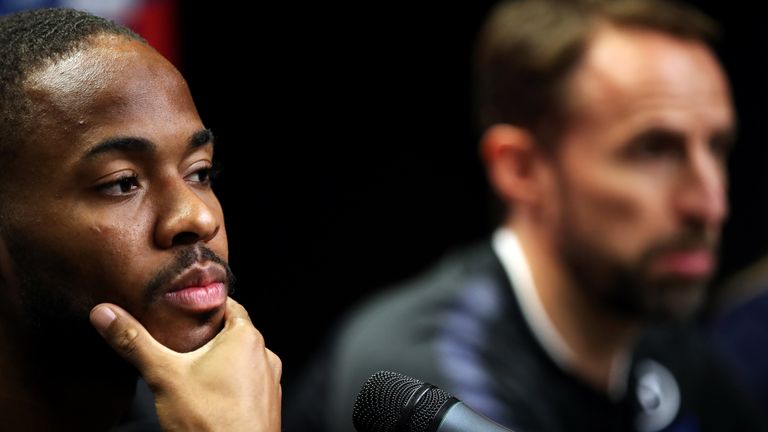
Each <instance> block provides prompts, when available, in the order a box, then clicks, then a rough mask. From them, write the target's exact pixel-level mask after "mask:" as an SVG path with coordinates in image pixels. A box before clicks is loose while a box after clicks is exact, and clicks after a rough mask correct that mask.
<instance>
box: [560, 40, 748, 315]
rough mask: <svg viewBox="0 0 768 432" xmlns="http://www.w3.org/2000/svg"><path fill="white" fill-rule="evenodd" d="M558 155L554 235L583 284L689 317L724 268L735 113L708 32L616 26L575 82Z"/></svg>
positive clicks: (618, 304)
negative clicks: (720, 250) (704, 35)
mask: <svg viewBox="0 0 768 432" xmlns="http://www.w3.org/2000/svg"><path fill="white" fill-rule="evenodd" d="M570 85H571V87H570V90H571V99H572V106H571V107H570V109H571V113H572V114H571V118H572V122H571V123H570V125H569V127H568V128H567V130H566V132H565V135H564V137H563V140H562V142H561V145H560V147H559V150H558V152H557V153H556V155H555V157H554V162H553V166H554V173H555V178H556V179H557V186H556V189H557V190H556V191H555V192H553V194H552V196H553V197H554V198H553V199H552V200H551V201H550V204H551V208H552V209H554V210H553V213H554V214H556V215H557V217H555V218H554V220H555V221H556V222H555V223H554V225H553V230H554V231H553V232H554V233H555V236H554V238H556V239H557V241H559V242H560V243H559V250H561V251H562V258H563V260H564V262H565V263H566V265H567V266H568V268H569V270H570V271H571V273H572V276H573V277H574V278H575V279H576V281H577V283H578V285H580V286H581V287H582V288H583V289H585V290H587V292H588V293H590V295H593V296H596V298H598V299H599V300H600V301H601V302H602V303H603V304H604V305H605V306H607V307H608V309H609V310H612V311H614V312H620V313H622V314H627V313H629V314H631V316H636V317H639V318H650V317H656V316H660V317H683V316H686V315H688V314H689V313H690V312H691V311H692V310H694V309H695V307H696V306H697V305H698V304H699V302H700V300H701V298H702V295H703V291H704V289H703V288H704V284H705V283H706V281H707V280H708V279H709V278H710V276H711V275H712V273H713V271H714V269H715V262H716V256H715V250H716V246H717V244H718V239H719V233H720V228H721V225H722V223H723V220H724V218H725V217H726V214H727V203H726V197H725V189H726V167H725V156H726V153H727V150H728V147H729V145H730V144H731V141H732V134H733V128H734V114H733V111H732V106H731V100H730V96H729V89H728V86H727V83H726V79H725V77H724V74H723V72H722V71H721V69H720V67H719V66H718V64H717V62H716V59H715V58H714V57H713V55H712V54H711V52H710V51H709V50H708V49H707V48H706V47H705V46H704V45H703V44H700V43H697V42H691V41H684V40H680V39H675V38H671V37H669V36H665V35H663V34H659V33H655V32H650V31H644V30H633V29H616V28H606V29H603V30H602V31H600V32H599V33H598V34H597V35H596V37H595V39H593V41H592V43H591V45H590V47H589V49H588V51H587V53H586V57H585V59H584V61H583V62H582V63H581V65H580V66H579V68H578V69H577V71H576V72H575V74H574V76H573V77H572V81H571V82H570Z"/></svg>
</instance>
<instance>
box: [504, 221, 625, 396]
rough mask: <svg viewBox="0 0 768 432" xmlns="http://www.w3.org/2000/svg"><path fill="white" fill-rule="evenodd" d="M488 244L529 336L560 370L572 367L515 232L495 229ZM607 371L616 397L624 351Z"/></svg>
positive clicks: (571, 355) (570, 355)
mask: <svg viewBox="0 0 768 432" xmlns="http://www.w3.org/2000/svg"><path fill="white" fill-rule="evenodd" d="M492 245H493V250H494V252H496V256H498V257H499V261H501V265H502V267H503V268H504V270H505V271H506V273H507V277H509V281H510V283H511V285H512V291H513V294H514V295H515V297H516V298H517V302H518V304H519V305H520V309H521V310H522V313H523V319H524V320H525V322H526V323H527V324H528V327H529V328H530V329H531V332H532V333H533V336H534V337H535V338H536V339H537V340H538V341H539V343H540V344H541V346H542V347H543V348H544V351H545V352H546V353H547V354H548V355H549V357H550V358H551V359H552V360H553V361H554V362H555V363H556V364H557V365H558V366H559V367H560V368H561V369H563V370H566V371H568V370H573V369H574V368H573V367H572V365H573V364H575V357H576V356H575V354H574V353H573V351H572V350H571V348H570V347H569V346H568V343H567V342H566V341H565V339H563V337H562V335H560V333H559V332H558V331H557V329H556V328H555V325H554V323H552V321H551V320H550V319H549V315H547V312H546V311H545V310H544V305H543V304H542V302H541V297H539V292H538V290H537V289H536V285H535V284H534V282H533V275H532V274H531V268H530V265H529V264H528V260H527V259H526V257H525V252H524V251H523V248H522V247H521V246H520V242H519V240H518V239H517V235H515V233H514V231H512V230H511V229H509V228H504V227H501V228H498V229H497V230H496V232H494V233H493V238H492ZM611 372H612V373H611V379H610V384H609V390H608V394H609V396H610V397H612V398H614V399H618V398H620V397H621V396H623V394H624V392H625V391H626V385H627V378H628V372H629V358H628V356H627V355H626V353H621V354H620V355H618V356H617V357H616V358H615V359H614V361H613V365H612V367H611Z"/></svg>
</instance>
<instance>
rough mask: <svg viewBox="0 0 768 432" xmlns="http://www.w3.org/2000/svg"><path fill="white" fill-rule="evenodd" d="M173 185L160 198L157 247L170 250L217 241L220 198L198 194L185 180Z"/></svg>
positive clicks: (175, 182)
mask: <svg viewBox="0 0 768 432" xmlns="http://www.w3.org/2000/svg"><path fill="white" fill-rule="evenodd" d="M170 183H172V185H171V187H169V188H166V191H165V193H163V194H160V197H161V198H160V199H159V201H160V202H159V203H158V204H157V207H158V209H159V211H158V218H157V224H156V228H155V243H156V244H157V245H158V246H159V247H161V248H163V249H168V248H171V247H174V246H179V245H188V244H194V243H197V242H208V241H210V240H211V239H213V238H214V237H216V234H217V233H218V232H219V228H220V223H221V222H220V220H219V217H218V214H219V212H217V211H216V206H218V201H216V197H215V196H214V195H213V194H212V193H210V197H209V196H207V195H206V194H204V193H202V192H200V191H196V190H194V189H193V187H191V186H190V185H188V184H187V183H186V182H185V181H184V180H183V179H174V180H172V181H170Z"/></svg>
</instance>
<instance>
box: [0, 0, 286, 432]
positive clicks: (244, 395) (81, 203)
mask: <svg viewBox="0 0 768 432" xmlns="http://www.w3.org/2000/svg"><path fill="white" fill-rule="evenodd" d="M0 63H2V64H1V65H0V129H1V130H2V136H3V140H2V142H0V165H1V166H0V176H2V182H0V183H1V184H0V203H1V204H0V288H1V290H0V292H1V293H2V297H3V301H2V302H0V304H2V306H1V308H2V309H0V341H2V346H3V350H2V353H0V365H2V367H1V368H0V388H1V389H2V390H1V391H0V423H2V425H3V426H2V428H3V429H4V430H31V431H36V430H82V431H85V430H106V429H107V428H109V427H111V426H114V425H115V424H117V423H118V422H119V420H120V419H121V417H122V416H123V415H124V414H125V412H126V409H127V408H128V405H129V404H130V401H131V399H132V396H133V391H134V388H135V383H136V378H137V375H136V372H135V369H133V367H131V366H130V365H129V364H128V363H126V362H125V361H123V360H122V359H120V358H119V357H118V356H117V355H116V354H115V353H114V352H113V351H112V350H110V348H109V347H108V346H107V345H106V344H104V342H103V341H102V340H100V338H99V335H98V334H97V333H96V332H95V331H94V329H93V327H91V325H90V324H89V322H88V319H89V316H90V320H91V321H92V323H93V325H94V326H95V327H96V329H97V330H98V331H99V332H100V333H101V335H102V336H104V337H105V338H106V339H107V341H108V342H109V343H110V344H111V345H112V347H113V348H114V349H115V350H117V352H118V353H120V354H121V355H122V356H123V357H125V358H126V359H128V360H129V361H130V362H132V363H133V364H134V365H135V366H136V368H138V369H139V371H140V372H141V373H142V375H143V376H144V378H145V379H146V381H147V382H148V384H149V385H150V388H152V390H153V391H154V393H155V397H156V406H157V414H158V418H159V421H160V425H161V426H162V427H163V428H164V429H167V430H190V431H191V430H194V431H205V430H228V431H230V430H264V431H277V430H279V427H280V418H279V417H280V385H279V379H280V363H279V359H277V357H276V356H275V355H274V354H272V353H271V352H270V351H269V350H267V349H266V348H265V347H264V345H263V339H262V338H261V335H260V334H259V332H258V331H257V330H256V329H255V328H253V326H252V325H251V323H250V320H249V319H248V315H247V313H246V312H245V310H244V309H243V308H242V307H241V306H239V305H237V304H236V303H235V302H234V301H232V300H231V299H229V298H228V292H229V289H230V286H231V284H232V282H233V279H232V276H231V272H230V270H229V266H228V265H227V238H226V232H225V229H224V220H223V215H222V210H221V206H220V205H219V202H218V200H217V199H216V196H215V195H214V193H213V191H212V189H211V184H210V183H211V173H212V163H213V162H212V159H213V137H212V135H211V132H210V131H209V130H207V129H206V128H205V127H204V126H203V124H202V122H201V121H200V118H199V116H198V114H197V111H196V109H195V105H194V103H193V102H192V97H191V95H190V93H189V90H188V88H187V85H186V83H185V81H184V79H183V78H182V77H181V75H180V74H179V72H178V71H177V70H176V69H174V68H173V66H171V65H170V63H168V62H167V61H166V60H165V59H164V58H163V57H162V56H160V55H159V54H157V53H156V52H155V51H154V50H153V49H152V48H151V47H149V46H148V45H146V43H144V41H143V40H141V39H140V38H139V37H138V36H137V35H135V34H133V33H132V32H130V31H129V30H127V29H125V28H123V27H120V26H117V25H115V24H114V23H111V22H108V21H106V20H103V19H101V18H97V17H94V16H92V15H89V14H86V13H83V12H77V11H73V10H63V9H59V10H56V9H51V10H38V11H31V12H25V13H19V14H16V15H11V16H7V17H3V18H1V19H0ZM102 302H109V303H106V304H101V305H98V304H100V303H102ZM97 305H98V306H97ZM118 305H119V306H118ZM134 317H135V319H134ZM137 320H138V321H137ZM161 344H162V345H161ZM182 353H184V354H182Z"/></svg>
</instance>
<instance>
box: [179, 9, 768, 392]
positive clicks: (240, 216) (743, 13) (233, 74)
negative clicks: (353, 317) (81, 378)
mask: <svg viewBox="0 0 768 432" xmlns="http://www.w3.org/2000/svg"><path fill="white" fill-rule="evenodd" d="M180 3H181V8H182V17H181V18H182V19H181V30H182V44H183V45H182V48H183V51H182V63H181V65H182V71H183V73H184V75H185V76H186V77H187V79H188V82H189V84H190V87H191V89H192V93H193V96H194V97H195V99H196V102H197V106H198V109H199V111H200V114H201V116H202V118H203V121H204V122H205V123H206V125H207V126H208V127H210V128H212V129H213V131H214V133H215V134H216V136H217V148H216V152H217V157H218V159H219V160H220V161H221V162H222V165H223V172H222V175H221V177H220V178H219V180H218V182H217V185H216V189H217V192H218V194H219V197H220V198H221V201H222V203H223V206H224V209H225V214H226V219H227V230H228V234H229V241H230V260H231V264H232V267H233V269H234V271H235V273H236V274H237V276H238V278H239V282H238V287H237V293H236V298H238V299H239V300H240V301H241V302H243V303H244V304H245V305H246V306H247V307H248V309H249V311H250V312H251V316H252V318H253V321H254V323H255V324H256V326H257V327H258V328H259V329H260V330H262V332H263V333H264V335H265V337H266V339H267V344H268V346H270V347H271V348H272V349H273V350H274V351H275V352H276V353H277V354H278V355H280V356H281V358H282V359H283V362H284V367H285V379H286V380H290V379H291V378H293V377H294V376H295V374H296V372H297V371H298V370H299V369H300V367H301V366H302V365H303V364H304V362H305V361H306V360H307V358H308V357H309V356H310V355H311V353H312V352H313V351H314V350H316V349H317V348H319V346H320V345H321V343H322V341H323V337H324V336H325V335H326V333H327V332H328V331H329V330H330V328H331V327H332V325H333V324H334V323H335V322H337V320H339V319H340V318H341V317H342V316H343V314H344V313H345V312H346V311H347V310H348V309H349V307H351V306H352V305H353V304H355V303H357V302H359V301H361V300H362V299H363V298H364V297H366V296H368V295H370V294H371V293H373V292H375V291H377V290H380V289H382V288H384V287H386V286H387V285H390V284H393V283H395V282H398V281H401V280H403V279H404V278H407V277H410V276H413V275H414V274H416V273H417V272H418V271H420V270H422V269H424V268H425V267H427V266H428V265H429V264H430V263H432V262H434V261H435V260H436V259H438V258H439V257H440V256H441V255H442V254H444V253H445V252H446V251H448V250H450V249H451V248H454V247H456V246H458V245H461V244H465V243H469V242H473V241H478V240H480V239H482V238H484V236H486V235H487V234H488V233H490V232H491V230H492V229H493V223H492V218H491V217H490V210H489V209H490V205H489V201H490V200H489V196H490V192H489V190H488V188H487V186H486V183H485V178H484V173H483V169H482V166H481V164H480V161H479V158H478V156H477V149H476V142H477V139H478V134H477V133H476V131H475V130H474V127H473V117H472V100H471V81H470V77H471V60H470V59H471V48H472V45H473V41H474V37H475V33H476V31H477V29H478V27H479V25H480V23H481V21H482V19H483V17H484V15H485V13H486V12H487V10H488V9H489V7H490V5H491V4H492V2H490V1H487V0H484V1H474V2H472V4H471V5H468V4H463V5H462V4H454V5H448V4H447V2H421V3H418V2H374V3H368V2H361V3H362V4H356V5H327V4H324V5H317V4H315V5H313V6H306V5H300V4H294V3H291V4H285V5H284V6H276V5H268V6H251V7H249V10H253V9H255V10H253V11H252V12H247V13H246V12H244V11H238V10H235V9H232V6H231V5H232V3H220V4H221V6H220V7H217V6H216V5H215V3H214V4H211V3H210V2H205V3H203V4H200V3H198V2H180ZM201 3H202V2H201ZM692 3H694V4H696V5H698V6H700V7H701V8H703V9H704V10H705V11H706V12H708V13H709V14H710V15H712V16H714V17H715V18H716V19H717V20H718V21H719V22H720V23H721V24H722V25H723V27H724V30H725V34H724V40H723V44H722V46H721V47H720V49H719V54H720V55H721V58H722V59H723V61H724V63H725V65H726V68H727V70H728V72H729V74H730V77H731V81H732V83H733V88H734V93H735V100H736V104H737V108H738V111H739V117H740V125H739V129H740V133H739V142H738V145H737V146H736V149H735V150H734V152H733V154H732V157H731V178H732V182H731V203H732V206H731V209H732V211H731V218H730V220H729V223H728V225H727V226H726V230H725V242H724V245H723V263H722V275H721V276H720V277H721V278H722V277H723V276H724V275H728V274H730V273H733V271H735V270H737V269H738V268H741V267H742V266H744V265H745V264H747V263H748V262H750V261H751V260H753V259H755V258H756V257H758V256H759V255H760V254H761V253H762V252H763V251H764V250H765V249H766V245H768V229H767V228H766V226H765V224H764V222H763V221H764V220H766V218H767V217H768V205H767V204H766V197H768V192H766V191H765V186H766V185H768V154H766V151H767V149H766V146H765V144H764V143H765V138H766V136H765V135H766V131H765V128H764V127H763V124H762V123H763V122H764V120H763V118H764V116H765V112H766V110H765V106H764V105H765V102H764V101H765V100H767V99H766V95H765V92H766V89H767V88H768V86H766V85H765V84H764V82H763V77H765V76H768V74H767V72H768V67H767V65H766V60H765V59H766V54H767V51H768V50H767V49H766V44H765V42H766V41H767V40H768V38H766V35H765V34H763V28H764V27H765V25H764V24H763V22H762V21H763V18H762V16H761V15H760V14H758V13H756V12H755V11H754V10H748V9H747V8H746V7H745V5H744V4H743V3H740V2H715V1H712V2H703V1H693V2H692ZM737 3H739V6H735V5H736V4H737Z"/></svg>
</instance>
